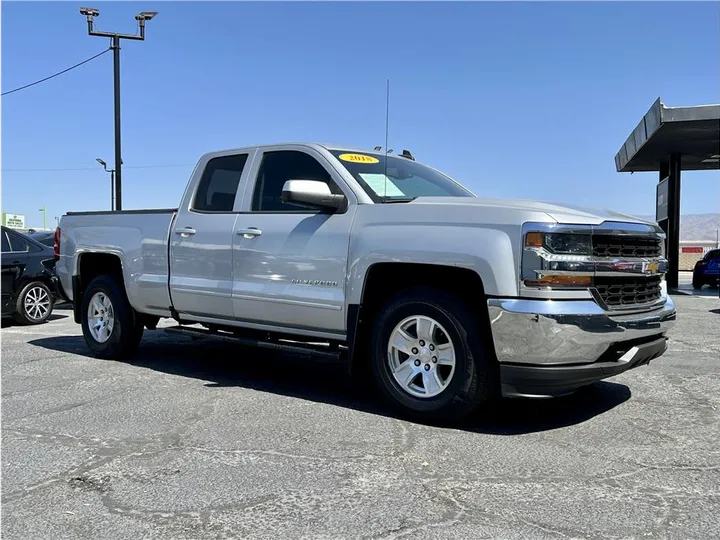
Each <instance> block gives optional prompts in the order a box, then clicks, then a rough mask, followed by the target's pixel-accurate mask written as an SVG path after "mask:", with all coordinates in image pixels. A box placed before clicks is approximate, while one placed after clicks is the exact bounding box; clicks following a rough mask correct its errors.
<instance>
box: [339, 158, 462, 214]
mask: <svg viewBox="0 0 720 540" xmlns="http://www.w3.org/2000/svg"><path fill="white" fill-rule="evenodd" d="M330 152H331V153H332V154H333V155H334V156H335V157H336V158H338V160H339V161H340V163H341V164H342V165H343V166H344V167H345V168H346V169H347V170H348V172H349V173H350V174H352V175H353V177H354V178H355V180H357V182H358V183H359V184H360V186H362V188H363V189H364V190H365V192H367V194H368V195H369V196H370V198H371V199H372V200H373V201H374V202H403V201H411V200H413V199H415V198H416V197H473V194H472V193H470V192H469V191H468V190H466V189H465V188H463V187H462V186H461V185H460V184H458V183H457V182H455V181H453V180H452V179H450V178H449V177H447V176H445V175H444V174H442V173H440V172H438V171H436V170H434V169H431V168H430V167H427V166H426V165H421V164H420V163H417V162H416V161H412V160H410V159H407V158H404V157H397V156H385V155H383V154H376V153H369V152H368V153H362V154H358V153H351V152H347V151H344V150H330ZM386 159H387V168H386V166H385V160H386Z"/></svg>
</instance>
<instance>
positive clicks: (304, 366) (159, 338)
mask: <svg viewBox="0 0 720 540" xmlns="http://www.w3.org/2000/svg"><path fill="white" fill-rule="evenodd" d="M29 343H30V344H32V345H35V346H38V347H43V348H46V349H50V350H53V351H59V352H65V353H71V354H78V355H82V356H86V357H91V358H93V360H94V361H97V362H103V361H106V360H98V359H95V358H94V357H92V356H91V355H90V353H89V351H88V349H87V346H86V345H85V341H84V340H83V338H82V337H81V336H62V337H48V338H41V339H36V340H32V341H30V342H29ZM107 362H113V361H107ZM125 363H126V364H130V365H133V366H137V367H139V368H145V369H151V370H154V371H157V372H161V373H167V374H169V375H175V376H179V377H189V378H194V379H199V380H203V381H207V382H206V383H205V387H207V388H208V389H217V388H226V387H239V388H248V389H253V390H258V391H261V392H269V393H274V394H278V395H283V396H288V397H296V398H300V399H304V400H309V401H315V402H318V403H327V404H330V405H335V406H338V407H345V408H348V409H354V410H357V411H362V412H366V413H370V414H376V415H381V416H385V417H390V418H397V419H403V418H402V416H400V415H398V414H397V413H396V412H395V411H394V410H393V409H391V408H389V407H388V406H386V405H385V404H384V403H383V401H382V399H381V397H380V396H379V395H377V393H376V392H375V391H374V390H373V388H372V386H371V385H370V384H369V383H367V382H363V381H362V380H358V379H352V378H351V377H350V376H349V375H348V373H347V369H346V367H345V366H344V365H342V364H328V363H323V362H321V361H317V360H315V359H312V358H308V357H302V356H295V355H291V354H286V353H276V352H273V351H267V350H261V349H256V348H251V347H245V346H240V345H235V344H228V343H223V342H216V341H211V340H202V341H191V340H189V339H187V340H186V339H185V338H182V339H178V338H177V337H169V336H168V335H167V334H164V333H162V332H159V331H158V332H147V333H146V338H145V339H144V340H143V342H142V343H141V345H140V349H139V350H138V352H137V354H136V355H135V356H134V357H133V358H130V359H129V360H127V361H126V362H125ZM630 397H631V392H630V389H629V388H628V387H627V386H625V385H623V384H617V383H614V382H608V381H602V382H599V383H596V384H594V385H592V386H588V387H585V388H582V389H580V390H579V391H578V392H576V393H575V394H573V395H571V396H566V397H560V398H555V399H551V400H526V399H502V400H500V401H499V402H498V403H497V404H496V405H494V406H493V407H492V408H490V410H485V411H484V412H483V413H481V414H478V415H475V416H473V417H470V418H468V419H465V420H463V421H461V422H458V423H453V424H447V423H446V424H443V425H442V427H449V428H453V429H460V430H464V431H470V432H476V433H485V434H491V435H520V434H526V433H533V432H540V431H548V430H553V429H559V428H563V427H568V426H573V425H577V424H581V423H583V422H586V421H588V420H590V419H592V418H593V417H595V416H598V415H601V414H604V413H606V412H608V411H610V410H612V409H613V408H615V407H617V406H618V405H620V404H622V403H624V402H625V401H627V400H628V399H630ZM435 425H438V424H435Z"/></svg>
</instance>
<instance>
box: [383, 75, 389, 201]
mask: <svg viewBox="0 0 720 540" xmlns="http://www.w3.org/2000/svg"><path fill="white" fill-rule="evenodd" d="M389 130H390V79H388V80H387V88H386V91H385V148H388V131H389ZM387 161H388V152H386V153H385V172H384V175H383V176H385V181H384V182H383V191H384V192H383V199H385V198H387V179H388V178H387Z"/></svg>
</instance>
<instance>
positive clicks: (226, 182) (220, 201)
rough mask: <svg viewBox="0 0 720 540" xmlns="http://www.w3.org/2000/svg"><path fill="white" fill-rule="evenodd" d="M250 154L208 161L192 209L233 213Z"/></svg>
mask: <svg viewBox="0 0 720 540" xmlns="http://www.w3.org/2000/svg"><path fill="white" fill-rule="evenodd" d="M247 158H248V154H237V155H232V156H221V157H216V158H213V159H211V160H210V161H208V164H207V166H206V167H205V171H204V172H203V175H202V178H200V183H199V185H198V189H197V192H196V193H195V199H194V200H193V204H192V209H193V210H196V211H199V212H222V213H228V212H232V211H233V208H234V206H235V196H236V195H237V192H238V186H239V185H240V178H241V177H242V173H243V170H244V169H245V164H246V163H247Z"/></svg>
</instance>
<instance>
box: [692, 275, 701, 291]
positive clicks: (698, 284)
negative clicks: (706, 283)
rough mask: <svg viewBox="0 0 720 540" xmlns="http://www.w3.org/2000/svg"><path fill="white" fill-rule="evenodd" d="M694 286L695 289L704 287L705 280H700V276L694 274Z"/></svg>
mask: <svg viewBox="0 0 720 540" xmlns="http://www.w3.org/2000/svg"><path fill="white" fill-rule="evenodd" d="M692 286H693V289H702V286H703V282H702V281H701V280H700V278H698V277H696V276H693V280H692Z"/></svg>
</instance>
